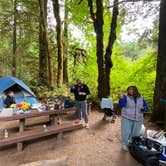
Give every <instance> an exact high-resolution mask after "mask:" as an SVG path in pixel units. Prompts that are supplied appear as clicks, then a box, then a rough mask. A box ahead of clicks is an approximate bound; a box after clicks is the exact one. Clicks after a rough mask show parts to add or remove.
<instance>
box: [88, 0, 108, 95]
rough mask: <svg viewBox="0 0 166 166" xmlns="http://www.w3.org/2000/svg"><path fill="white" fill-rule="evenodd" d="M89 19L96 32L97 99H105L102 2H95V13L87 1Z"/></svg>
mask: <svg viewBox="0 0 166 166" xmlns="http://www.w3.org/2000/svg"><path fill="white" fill-rule="evenodd" d="M88 5H89V10H90V14H91V18H92V20H93V25H94V29H95V32H96V48H97V51H96V56H97V65H98V97H99V98H102V97H107V96H106V90H105V67H104V43H103V35H104V34H103V24H104V19H103V0H96V8H97V9H96V13H94V11H93V10H94V9H93V1H92V0H88Z"/></svg>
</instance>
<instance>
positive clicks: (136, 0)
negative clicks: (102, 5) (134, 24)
mask: <svg viewBox="0 0 166 166" xmlns="http://www.w3.org/2000/svg"><path fill="white" fill-rule="evenodd" d="M141 1H143V2H154V1H155V2H156V1H160V0H123V1H120V2H118V3H115V4H113V5H111V6H108V7H107V8H108V9H109V8H113V7H115V6H117V5H120V4H122V3H126V2H141Z"/></svg>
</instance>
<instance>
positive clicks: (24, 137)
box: [0, 108, 82, 152]
mask: <svg viewBox="0 0 166 166" xmlns="http://www.w3.org/2000/svg"><path fill="white" fill-rule="evenodd" d="M71 111H74V108H67V109H57V110H53V111H45V110H44V111H42V112H39V111H37V110H32V111H31V112H30V113H27V114H24V113H23V114H16V115H11V116H4V117H3V116H2V117H0V121H13V120H19V132H18V133H13V134H10V135H9V137H8V138H4V137H0V147H3V146H7V145H11V144H17V150H18V152H21V151H22V150H23V142H24V141H29V140H33V139H36V138H40V137H45V136H48V135H52V134H58V133H63V132H65V131H70V130H74V129H80V128H82V125H79V124H61V125H58V118H59V116H60V115H62V114H65V113H68V112H71ZM48 115H49V117H50V121H51V126H49V127H46V128H43V127H40V128H37V129H31V130H28V131H26V130H25V120H26V119H28V118H34V117H40V116H48Z"/></svg>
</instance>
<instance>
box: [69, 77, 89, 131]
mask: <svg viewBox="0 0 166 166" xmlns="http://www.w3.org/2000/svg"><path fill="white" fill-rule="evenodd" d="M76 83H77V84H76V85H74V86H73V87H72V88H71V92H72V93H74V96H75V102H76V113H77V118H78V119H77V120H76V123H80V122H81V120H82V116H83V118H84V121H85V127H86V128H89V125H88V121H89V119H88V113H87V100H86V96H87V95H89V94H90V91H89V88H88V86H87V85H85V84H83V81H82V79H80V78H79V79H77V81H76Z"/></svg>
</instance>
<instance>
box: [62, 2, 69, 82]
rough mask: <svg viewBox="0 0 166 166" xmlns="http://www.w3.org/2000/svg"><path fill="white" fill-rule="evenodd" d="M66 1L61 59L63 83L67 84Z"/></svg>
mask: <svg viewBox="0 0 166 166" xmlns="http://www.w3.org/2000/svg"><path fill="white" fill-rule="evenodd" d="M68 5H69V4H68V0H65V10H64V11H65V13H64V16H65V17H64V20H65V22H64V33H63V36H64V40H63V50H64V59H63V82H64V83H67V82H68V68H67V67H68V57H67V56H68V14H69V11H68V10H69V9H68V8H69V7H68Z"/></svg>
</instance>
